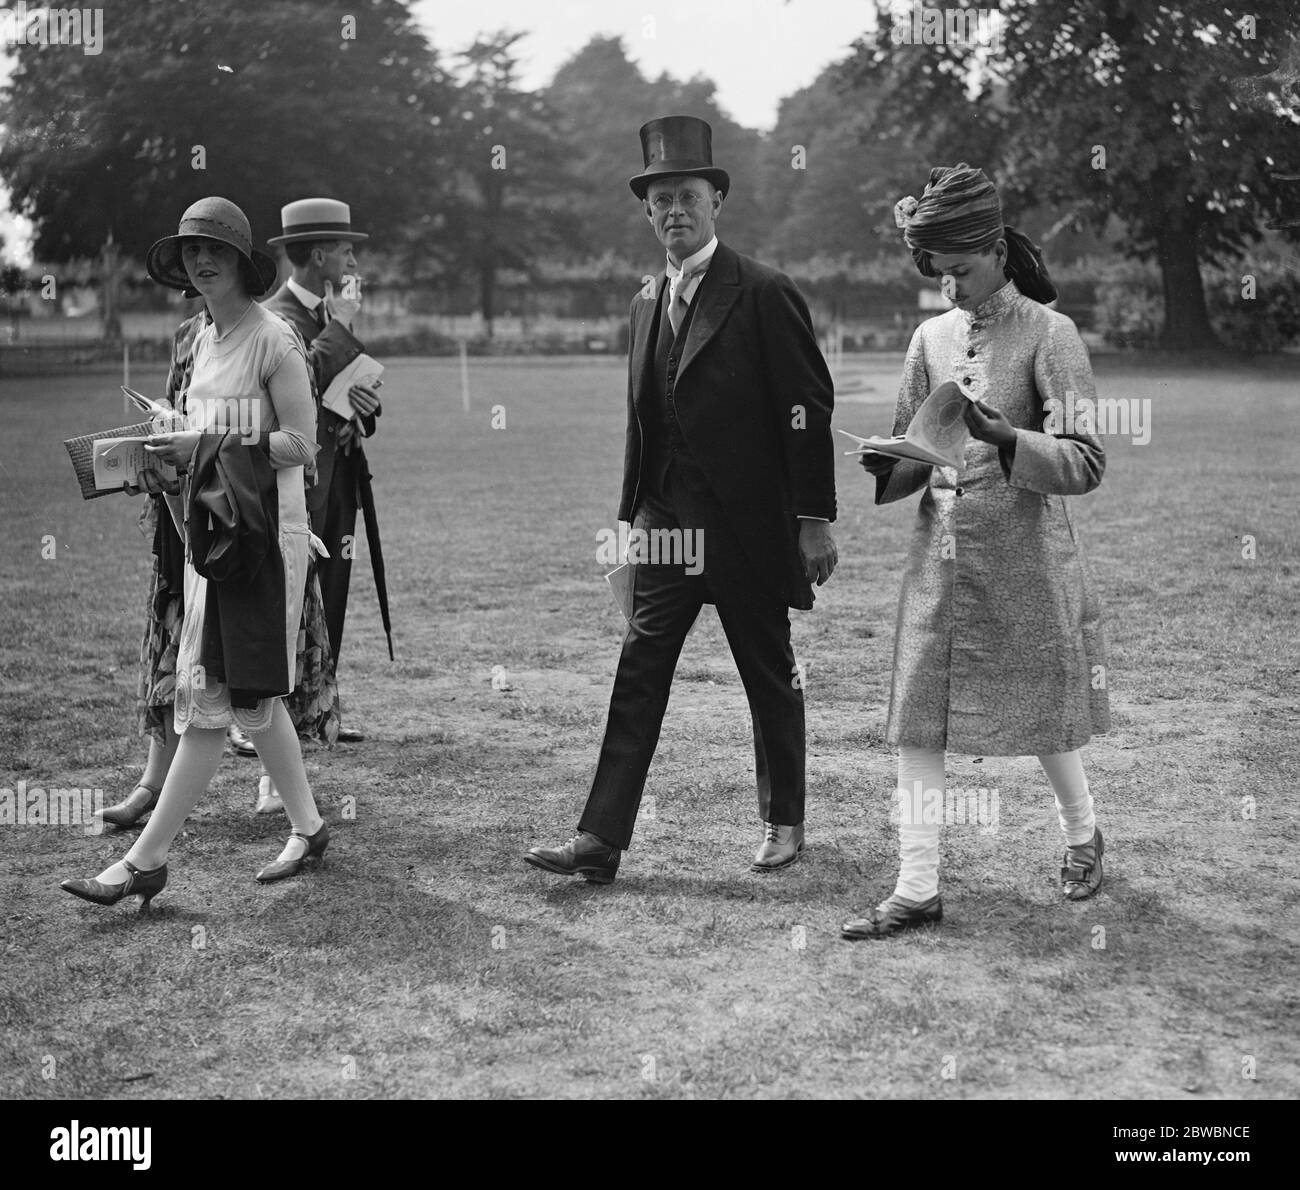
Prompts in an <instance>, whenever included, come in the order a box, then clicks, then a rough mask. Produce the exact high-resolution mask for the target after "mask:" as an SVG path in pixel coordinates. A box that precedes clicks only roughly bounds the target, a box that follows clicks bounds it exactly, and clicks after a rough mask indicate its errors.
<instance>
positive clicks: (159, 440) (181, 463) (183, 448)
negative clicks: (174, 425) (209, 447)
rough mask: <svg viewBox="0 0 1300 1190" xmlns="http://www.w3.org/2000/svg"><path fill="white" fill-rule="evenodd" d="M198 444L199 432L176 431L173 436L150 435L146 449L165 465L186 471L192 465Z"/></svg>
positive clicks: (145, 445)
mask: <svg viewBox="0 0 1300 1190" xmlns="http://www.w3.org/2000/svg"><path fill="white" fill-rule="evenodd" d="M198 444H199V431H198V430H176V431H175V432H173V433H171V434H150V435H149V441H148V442H146V443H145V444H144V448H145V450H147V451H148V452H149V453H150V454H152V455H156V456H157V457H158V458H160V459H162V461H163V462H164V463H170V464H171V465H172V466H173V467H180V468H182V469H184V468H186V467H188V466H189V465H190V459H191V458H193V457H194V450H195V447H197V446H198Z"/></svg>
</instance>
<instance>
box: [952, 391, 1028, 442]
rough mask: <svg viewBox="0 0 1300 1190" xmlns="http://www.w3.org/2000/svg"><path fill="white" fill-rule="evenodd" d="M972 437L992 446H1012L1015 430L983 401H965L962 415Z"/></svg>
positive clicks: (1014, 439)
mask: <svg viewBox="0 0 1300 1190" xmlns="http://www.w3.org/2000/svg"><path fill="white" fill-rule="evenodd" d="M962 416H963V417H965V419H966V425H967V426H969V427H970V432H971V434H972V436H973V437H975V438H978V439H979V440H980V441H981V442H990V443H992V444H993V445H994V446H1014V445H1015V442H1016V428H1015V426H1013V425H1012V424H1011V423H1010V422H1009V421H1007V419H1006V418H1005V417H1003V416H1002V414H1000V413H999V412H998V411H997V410H996V409H994V408H993V407H992V406H991V405H986V404H984V402H983V401H967V402H966V408H965V410H964V411H963V413H962Z"/></svg>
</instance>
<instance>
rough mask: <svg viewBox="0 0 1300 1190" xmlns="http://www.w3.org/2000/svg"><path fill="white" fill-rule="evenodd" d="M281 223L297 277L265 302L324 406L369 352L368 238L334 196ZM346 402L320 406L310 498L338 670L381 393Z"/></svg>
mask: <svg viewBox="0 0 1300 1190" xmlns="http://www.w3.org/2000/svg"><path fill="white" fill-rule="evenodd" d="M280 221H281V223H282V225H283V229H282V232H281V234H280V235H278V236H272V237H271V238H270V239H269V240H268V241H267V243H268V244H271V245H282V246H283V247H284V251H285V255H286V256H287V257H288V258H289V265H290V268H291V269H292V272H291V274H290V276H289V279H288V280H287V281H285V283H284V284H283V285H282V286H280V288H279V289H278V290H276V292H275V293H274V294H273V295H272V296H271V297H269V298H268V299H267V301H266V307H267V309H268V310H273V311H274V312H275V313H277V314H279V315H280V316H281V317H283V318H286V319H288V320H289V322H291V323H292V324H293V325H294V326H295V327H297V328H298V333H299V334H301V335H302V337H303V342H305V343H306V344H307V361H308V363H309V364H310V365H311V369H312V374H313V376H314V378H315V381H316V394H317V400H318V401H319V399H320V397H321V396H322V395H323V394H324V392H325V390H326V389H327V388H329V385H330V382H331V381H332V380H333V379H334V377H335V376H337V375H338V374H339V372H341V371H342V370H343V369H344V368H345V367H347V366H348V364H350V363H351V362H352V361H353V360H354V359H356V357H357V356H358V355H360V354H361V353H362V352H363V351H364V350H365V347H364V346H363V345H362V343H361V341H360V340H359V339H358V338H357V337H356V336H355V335H354V334H353V333H352V329H351V327H352V320H353V318H354V317H355V316H356V313H357V311H358V309H360V306H361V294H360V289H359V286H360V280H359V278H358V279H357V280H356V282H355V284H354V288H353V290H352V291H351V292H349V291H346V289H345V285H346V282H345V278H347V277H354V278H355V277H356V274H357V261H356V257H355V255H354V254H353V246H354V245H355V244H358V243H360V242H361V241H363V240H366V239H368V238H369V237H368V236H367V235H366V234H365V233H364V232H359V231H353V230H352V213H351V210H350V209H349V207H348V205H347V203H344V202H339V201H338V200H337V199H332V198H303V199H299V200H297V201H296V202H291V203H288V204H287V205H286V206H284V207H282V208H281V210H280ZM348 402H349V403H350V404H351V406H352V408H353V410H354V411H355V415H354V416H353V417H352V418H351V419H347V418H343V417H340V416H339V415H338V414H337V413H334V412H333V411H332V410H329V409H324V408H318V411H317V422H316V439H317V442H318V444H319V446H320V451H319V453H318V454H317V456H316V473H317V474H316V486H315V487H313V488H312V489H311V490H310V491H309V492H308V493H307V509H308V511H309V512H310V513H311V527H312V532H314V533H315V534H316V535H317V536H318V537H320V539H321V540H322V541H324V543H325V548H326V549H327V550H328V551H329V557H328V558H322V559H321V560H320V562H319V574H320V585H321V595H322V597H323V599H324V601H325V618H326V621H327V622H328V624H329V637H330V648H331V651H332V653H333V655H334V665H335V668H336V670H337V667H338V660H339V650H340V649H341V647H342V644H343V621H344V618H345V617H346V615H347V608H348V585H349V582H350V580H351V576H352V552H353V550H352V543H353V540H354V537H355V531H356V525H357V509H358V508H360V507H363V505H364V504H366V503H367V502H368V501H369V499H370V471H369V468H368V467H367V465H366V456H365V452H364V451H363V450H362V449H361V438H363V437H365V438H369V437H370V436H371V435H373V434H374V432H375V419H376V418H377V417H378V416H379V415H380V412H381V409H380V405H379V397H378V396H377V395H376V393H375V390H374V389H372V388H369V387H367V386H365V385H361V384H355V385H353V386H352V387H351V389H350V390H349V391H348ZM367 513H368V515H367V526H368V527H369V526H371V525H373V523H374V521H373V509H372V508H368V509H367ZM370 546H371V550H372V555H371V556H372V560H373V559H374V558H375V553H374V550H375V549H376V546H377V543H376V542H375V541H374V540H371V541H370ZM338 738H339V741H340V742H341V743H360V742H361V741H362V740H363V739H364V738H365V737H364V736H363V735H362V733H361V732H360V731H357V730H356V729H355V728H349V727H340V728H339V733H338Z"/></svg>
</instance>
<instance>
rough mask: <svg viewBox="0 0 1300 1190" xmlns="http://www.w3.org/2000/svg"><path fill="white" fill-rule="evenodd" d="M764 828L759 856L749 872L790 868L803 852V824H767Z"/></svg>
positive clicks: (755, 857)
mask: <svg viewBox="0 0 1300 1190" xmlns="http://www.w3.org/2000/svg"><path fill="white" fill-rule="evenodd" d="M763 826H764V828H765V829H764V832H763V842H762V843H760V844H759V847H758V854H757V855H755V856H754V862H753V863H752V864H750V865H749V870H750V871H751V872H777V871H780V870H781V869H782V868H788V867H789V866H790V865H791V864H792V863H794V861H795V860H797V859H798V858H799V856H800V854H801V853H802V852H803V823H802V822H801V823H800V824H799V825H798V826H778V825H777V824H776V823H775V822H765V823H764V824H763Z"/></svg>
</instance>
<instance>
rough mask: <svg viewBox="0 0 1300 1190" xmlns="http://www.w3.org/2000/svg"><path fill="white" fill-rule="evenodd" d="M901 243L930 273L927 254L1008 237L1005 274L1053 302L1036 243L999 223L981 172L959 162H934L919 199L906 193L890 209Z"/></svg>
mask: <svg viewBox="0 0 1300 1190" xmlns="http://www.w3.org/2000/svg"><path fill="white" fill-rule="evenodd" d="M894 217H895V221H896V222H897V223H898V225H899V226H900V227H901V228H902V229H903V242H904V243H905V244H906V245H907V246H908V248H909V249H911V252H912V260H913V261H914V262H915V263H916V267H917V270H918V271H919V272H920V273H921V275H922V276H924V277H933V276H934V275H935V272H934V268H933V266H932V265H931V263H930V254H931V253H932V252H938V253H939V254H941V255H943V256H965V255H968V254H972V253H976V252H985V251H987V250H988V249H989V248H991V247H993V245H994V244H996V243H997V242H998V240H1000V239H1005V240H1006V242H1007V265H1006V273H1007V276H1008V277H1009V278H1010V279H1011V280H1012V281H1014V282H1015V283H1016V288H1017V289H1019V290H1020V292H1021V293H1023V294H1024V295H1025V296H1026V297H1030V298H1033V299H1034V301H1036V302H1042V303H1044V304H1046V303H1047V302H1050V301H1053V300H1055V298H1056V286H1055V285H1054V284H1053V283H1052V278H1051V277H1050V276H1049V275H1048V272H1047V268H1046V266H1045V265H1044V264H1043V254H1042V252H1041V250H1040V249H1039V248H1038V246H1037V245H1036V244H1035V243H1034V242H1033V241H1032V240H1031V239H1030V238H1029V237H1028V236H1027V235H1025V234H1024V233H1023V232H1019V231H1016V229H1015V228H1013V227H1006V226H1005V225H1004V224H1003V222H1002V204H1001V203H1000V202H999V201H998V192H997V190H996V189H994V186H993V183H992V182H990V181H989V180H988V178H987V177H985V176H984V171H983V170H979V169H972V168H971V167H970V166H969V165H967V164H966V163H965V162H962V163H961V164H960V165H954V166H951V167H948V166H942V165H940V166H936V167H935V168H934V169H932V170H931V171H930V181H929V184H928V185H927V186H926V188H925V192H924V193H923V194H922V195H921V200H920V202H917V200H916V199H914V198H905V199H903V200H902V201H901V202H899V203H898V204H896V206H895V208H894Z"/></svg>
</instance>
